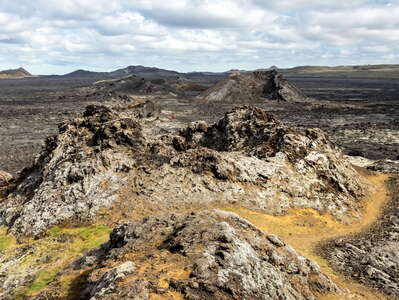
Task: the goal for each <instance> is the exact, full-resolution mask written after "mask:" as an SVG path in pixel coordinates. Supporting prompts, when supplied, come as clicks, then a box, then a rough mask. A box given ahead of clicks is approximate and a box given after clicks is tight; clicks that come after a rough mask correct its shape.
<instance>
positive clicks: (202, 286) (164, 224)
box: [75, 210, 339, 300]
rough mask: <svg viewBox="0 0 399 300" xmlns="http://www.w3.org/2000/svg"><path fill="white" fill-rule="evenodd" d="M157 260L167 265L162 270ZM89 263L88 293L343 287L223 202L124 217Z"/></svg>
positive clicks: (116, 295) (298, 296) (247, 295)
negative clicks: (222, 205)
mask: <svg viewBox="0 0 399 300" xmlns="http://www.w3.org/2000/svg"><path fill="white" fill-rule="evenodd" d="M176 261H179V263H176ZM115 262H117V264H115ZM155 262H156V263H155ZM154 263H155V264H159V265H161V266H164V267H163V268H162V271H157V267H156V265H153V264H154ZM174 263H175V264H174ZM87 264H89V265H90V267H95V270H96V271H95V272H93V273H92V274H91V276H90V277H89V279H88V282H87V284H86V287H85V289H84V290H83V292H82V295H81V296H82V299H98V300H100V299H150V297H149V296H150V294H152V295H153V294H160V295H168V293H170V292H178V293H180V294H181V295H183V296H184V299H265V300H266V299H276V300H277V299H287V300H294V299H295V300H305V299H307V300H310V299H316V295H319V294H325V293H339V289H338V288H337V286H336V285H335V284H334V283H333V282H332V281H331V280H330V278H329V277H327V276H326V275H324V274H322V273H321V272H320V269H319V267H318V265H317V264H315V263H314V262H312V261H310V260H308V259H306V258H304V257H302V256H299V255H298V254H297V253H296V252H295V251H294V250H293V249H292V248H291V247H290V246H288V245H286V244H285V243H284V242H283V241H281V240H280V239H279V238H278V237H277V236H274V235H270V234H268V233H266V232H263V231H261V230H259V229H257V228H256V227H255V226H253V225H252V224H250V223H249V222H247V221H245V220H244V219H242V218H240V217H239V216H238V215H236V214H233V213H227V212H224V211H218V210H212V211H203V212H200V213H191V214H164V215H159V216H154V217H150V218H145V219H143V220H142V221H138V222H132V223H126V224H123V225H121V226H120V227H118V228H116V229H115V230H114V231H113V232H112V233H111V236H110V240H109V242H108V243H106V244H104V245H103V246H102V247H101V248H100V249H99V250H96V251H92V252H91V253H89V254H87V255H86V256H85V257H83V258H82V259H80V261H79V262H78V263H77V266H76V267H75V268H84V267H86V266H87ZM150 266H154V267H150ZM172 274H185V275H183V276H182V275H180V277H181V278H178V277H179V276H176V275H172ZM161 278H164V279H163V280H164V281H166V282H163V284H162V286H163V287H160V286H158V282H159V280H160V279H161Z"/></svg>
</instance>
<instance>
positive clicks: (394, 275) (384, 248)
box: [324, 177, 399, 299]
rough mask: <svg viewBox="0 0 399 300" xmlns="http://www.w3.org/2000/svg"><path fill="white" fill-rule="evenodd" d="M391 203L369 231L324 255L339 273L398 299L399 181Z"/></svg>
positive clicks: (392, 187)
mask: <svg viewBox="0 0 399 300" xmlns="http://www.w3.org/2000/svg"><path fill="white" fill-rule="evenodd" d="M389 186H390V190H391V195H392V202H391V203H389V205H388V207H387V208H386V209H385V212H384V214H383V216H382V218H381V219H380V220H379V221H378V222H377V224H374V226H373V228H371V229H370V230H369V231H368V232H366V233H364V234H361V235H359V236H356V237H349V238H343V239H339V240H337V241H334V242H332V243H329V244H328V245H326V246H325V247H324V253H325V256H326V258H328V259H329V260H330V262H331V264H332V265H333V267H334V268H335V269H337V270H339V271H340V272H342V273H344V274H346V275H348V276H351V277H352V278H354V279H355V280H357V281H359V282H361V283H363V284H366V285H367V286H371V287H373V288H375V289H377V290H379V291H382V292H384V293H385V294H387V295H389V296H391V297H393V299H399V277H398V274H399V193H398V189H399V178H397V177H396V178H392V179H391V180H390V183H389Z"/></svg>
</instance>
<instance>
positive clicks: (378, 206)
mask: <svg viewBox="0 0 399 300" xmlns="http://www.w3.org/2000/svg"><path fill="white" fill-rule="evenodd" d="M388 178H389V176H388V175H385V174H377V175H373V176H370V177H368V179H369V181H370V183H371V184H372V186H373V187H374V191H372V193H371V195H370V196H369V197H368V198H367V199H365V201H364V214H363V218H362V219H361V220H356V221H354V222H353V223H352V224H350V225H348V224H343V223H341V222H338V221H337V220H335V219H334V218H333V217H331V216H330V215H321V214H320V213H319V212H317V211H315V210H313V209H293V210H291V212H290V213H289V214H288V215H285V216H272V215H267V214H263V213H260V212H255V211H251V210H248V209H243V208H236V207H223V208H221V209H224V210H228V211H232V212H235V213H237V214H239V215H240V216H242V217H244V218H245V219H247V220H248V221H250V222H251V223H253V224H254V225H256V226H257V227H258V228H260V229H262V230H265V231H267V232H270V233H273V234H276V235H278V236H280V237H282V238H283V239H284V240H285V241H286V242H287V243H288V244H289V245H291V246H292V247H293V248H294V249H295V250H296V251H297V252H298V253H300V254H301V255H303V256H305V257H307V258H309V259H311V260H313V261H316V262H317V263H318V264H319V265H320V267H321V270H322V271H323V272H324V273H325V274H328V275H329V276H330V277H331V278H332V279H333V280H334V281H335V282H336V283H337V284H338V285H339V286H340V287H342V288H344V289H347V290H348V293H347V294H346V295H342V296H339V297H334V296H332V295H327V296H321V297H320V300H327V299H332V300H333V299H356V300H366V299H367V300H371V299H388V298H387V297H386V296H384V295H381V294H379V293H377V292H376V291H374V290H371V289H369V288H367V287H366V286H363V285H360V284H358V283H356V282H354V281H352V280H349V279H347V278H345V277H344V276H343V275H342V274H339V273H337V272H335V271H334V270H333V269H332V268H331V267H330V266H329V265H328V262H327V261H326V260H325V259H324V258H322V257H321V256H320V255H319V254H318V246H319V245H320V244H322V243H325V242H327V241H329V240H332V239H337V238H339V237H344V236H350V235H354V234H358V233H361V232H363V231H365V230H367V229H368V228H370V226H372V224H373V223H374V222H375V221H376V220H377V219H378V218H379V217H380V216H381V212H382V209H383V207H384V206H385V204H386V203H387V202H388V200H389V196H388V191H387V187H386V184H385V182H386V180H387V179H388Z"/></svg>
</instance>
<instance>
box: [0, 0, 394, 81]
mask: <svg viewBox="0 0 399 300" xmlns="http://www.w3.org/2000/svg"><path fill="white" fill-rule="evenodd" d="M376 63H399V0H390V1H385V0H335V1H327V0H274V1H271V0H209V1H208V0H152V1H151V0H13V1H11V0H0V69H7V68H15V67H19V66H23V67H26V68H27V69H28V70H29V71H31V72H32V73H35V74H50V73H51V74H62V73H67V72H70V71H73V70H75V69H78V68H83V69H89V70H95V71H110V70H113V69H116V68H119V67H125V66H128V65H138V64H141V65H146V66H157V67H161V68H167V69H174V70H178V71H205V70H209V71H224V70H228V69H232V68H239V69H256V68H264V67H269V66H271V65H277V66H280V67H289V66H296V65H347V64H376Z"/></svg>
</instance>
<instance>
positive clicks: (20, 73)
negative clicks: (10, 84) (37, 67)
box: [0, 68, 33, 79]
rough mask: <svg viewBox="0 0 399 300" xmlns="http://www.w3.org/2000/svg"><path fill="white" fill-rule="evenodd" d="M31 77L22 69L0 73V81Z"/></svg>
mask: <svg viewBox="0 0 399 300" xmlns="http://www.w3.org/2000/svg"><path fill="white" fill-rule="evenodd" d="M25 77H33V75H32V74H31V73H29V72H28V71H26V70H25V69H24V68H18V69H10V70H4V71H0V79H8V78H25Z"/></svg>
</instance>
